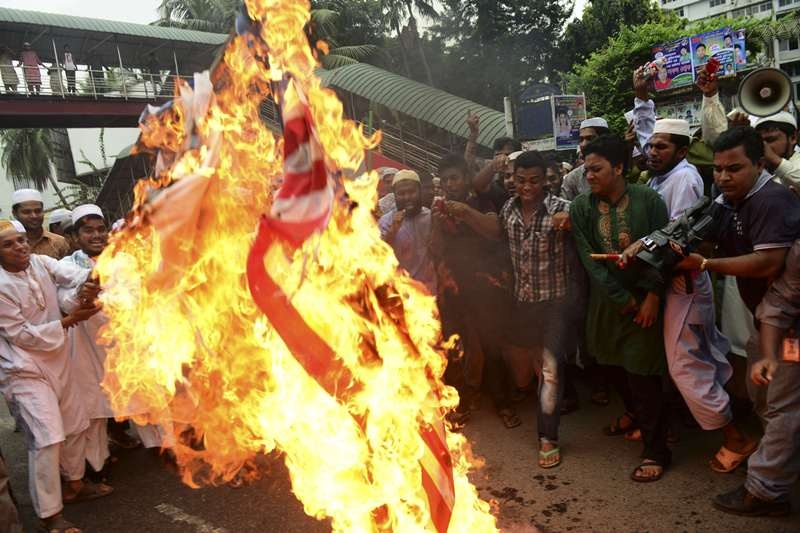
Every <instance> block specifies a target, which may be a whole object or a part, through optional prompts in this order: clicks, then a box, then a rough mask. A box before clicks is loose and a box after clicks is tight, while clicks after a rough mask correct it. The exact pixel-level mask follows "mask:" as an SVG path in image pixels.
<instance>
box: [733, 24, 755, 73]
mask: <svg viewBox="0 0 800 533" xmlns="http://www.w3.org/2000/svg"><path fill="white" fill-rule="evenodd" d="M733 63H734V65H735V66H736V69H735V70H736V72H738V71H740V70H746V69H749V68H753V67H754V66H755V65H748V63H747V47H746V46H745V39H744V30H736V31H734V32H733Z"/></svg>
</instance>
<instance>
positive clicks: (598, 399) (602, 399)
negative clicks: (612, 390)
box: [590, 388, 610, 407]
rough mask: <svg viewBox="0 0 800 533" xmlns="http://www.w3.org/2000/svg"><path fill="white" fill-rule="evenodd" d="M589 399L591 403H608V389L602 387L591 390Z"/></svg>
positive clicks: (603, 404) (604, 404)
mask: <svg viewBox="0 0 800 533" xmlns="http://www.w3.org/2000/svg"><path fill="white" fill-rule="evenodd" d="M590 399H591V401H592V403H593V404H595V405H600V406H603V407H605V406H606V405H608V404H609V403H610V400H609V399H608V391H607V390H605V389H603V388H597V389H595V390H594V391H592V396H591V397H590Z"/></svg>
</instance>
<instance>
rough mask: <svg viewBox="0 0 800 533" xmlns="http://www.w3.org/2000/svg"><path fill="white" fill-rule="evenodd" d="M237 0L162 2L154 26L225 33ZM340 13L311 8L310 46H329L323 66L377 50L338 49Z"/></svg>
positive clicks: (365, 47) (231, 23)
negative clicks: (318, 42) (322, 44)
mask: <svg viewBox="0 0 800 533" xmlns="http://www.w3.org/2000/svg"><path fill="white" fill-rule="evenodd" d="M240 4H241V1H240V0H162V2H161V5H160V6H159V8H158V12H159V16H160V18H159V20H157V21H156V22H154V23H153V24H155V25H157V26H172V27H177V28H185V29H191V30H199V31H208V32H214V33H228V32H229V31H230V30H231V29H232V28H233V26H234V23H235V21H236V14H237V12H238V9H239V6H240ZM338 16H339V13H337V12H336V11H334V10H332V9H312V10H311V26H312V28H313V30H314V32H313V33H314V35H315V36H314V37H312V43H311V44H312V46H314V45H316V41H317V40H319V39H322V40H324V41H326V42H327V43H328V45H329V47H330V50H329V52H328V53H327V54H325V55H323V56H322V57H321V59H320V63H322V67H323V68H326V69H329V70H330V69H335V68H338V67H343V66H345V65H352V64H353V63H359V62H361V61H366V60H367V59H369V58H370V57H372V56H374V55H375V54H376V53H377V52H378V50H379V48H378V47H377V46H375V45H371V44H362V45H353V46H337V44H336V39H335V38H334V35H335V34H336V19H337V17H338Z"/></svg>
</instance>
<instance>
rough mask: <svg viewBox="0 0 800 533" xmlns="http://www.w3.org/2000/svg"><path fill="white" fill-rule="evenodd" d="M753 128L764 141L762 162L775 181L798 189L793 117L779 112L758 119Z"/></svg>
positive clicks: (798, 157) (799, 158)
mask: <svg viewBox="0 0 800 533" xmlns="http://www.w3.org/2000/svg"><path fill="white" fill-rule="evenodd" d="M755 128H756V131H757V132H758V133H759V134H760V135H761V139H762V140H763V141H764V162H765V163H766V167H767V170H769V171H770V172H772V174H773V175H774V176H775V181H778V182H780V183H783V184H784V185H786V186H787V187H800V152H797V151H796V150H795V148H796V147H797V120H796V119H795V118H794V115H792V114H791V113H788V112H786V111H781V112H780V113H776V114H774V115H770V116H768V117H760V118H759V119H758V120H756V123H755ZM798 192H800V191H798Z"/></svg>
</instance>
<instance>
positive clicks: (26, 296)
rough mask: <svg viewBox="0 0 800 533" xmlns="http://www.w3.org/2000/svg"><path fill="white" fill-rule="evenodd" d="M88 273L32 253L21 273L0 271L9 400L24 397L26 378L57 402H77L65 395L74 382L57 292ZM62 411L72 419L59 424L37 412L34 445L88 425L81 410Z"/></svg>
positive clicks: (1, 363)
mask: <svg viewBox="0 0 800 533" xmlns="http://www.w3.org/2000/svg"><path fill="white" fill-rule="evenodd" d="M87 274H88V271H86V270H83V269H80V268H78V267H76V266H74V265H67V264H62V263H59V262H58V261H56V260H55V259H53V258H52V257H48V256H45V255H36V254H33V255H31V261H30V265H29V266H28V268H27V269H25V270H24V271H22V272H8V271H7V270H5V269H3V268H0V390H2V392H3V394H4V395H6V397H7V398H8V399H9V400H11V395H12V390H13V391H16V393H24V392H25V391H24V390H22V389H23V388H24V383H25V382H26V381H30V380H42V381H45V382H46V383H47V384H48V385H49V386H50V387H51V388H52V389H53V392H54V393H55V395H56V398H58V399H59V401H61V402H62V403H63V402H65V401H69V400H68V399H69V398H73V399H74V398H76V397H75V395H74V394H69V392H70V389H71V388H72V387H74V384H73V380H72V373H71V370H72V369H71V365H70V361H69V346H68V344H67V333H66V331H64V328H63V327H62V326H61V311H60V309H59V305H58V296H57V292H56V291H57V289H58V288H59V287H62V288H64V289H67V290H71V291H72V292H73V293H76V292H77V289H78V288H79V287H80V286H81V285H82V284H83V282H84V281H85V280H86V276H87ZM24 378H27V379H24ZM18 384H21V385H20V386H16V385H18ZM43 405H45V404H43ZM64 407H65V406H64V405H62V410H64V411H68V412H72V413H75V416H74V417H73V418H72V419H69V420H63V421H62V416H61V412H52V413H51V412H38V413H36V415H37V424H36V425H34V427H31V428H30V429H31V431H32V432H33V436H34V439H35V442H36V445H37V447H43V446H48V445H51V444H55V443H57V442H60V441H61V440H63V438H64V434H67V435H71V434H73V433H76V432H79V431H80V430H81V429H82V428H85V427H86V426H87V425H88V420H87V419H86V418H85V413H84V412H83V410H82V409H80V408H78V409H64Z"/></svg>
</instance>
